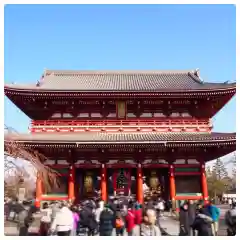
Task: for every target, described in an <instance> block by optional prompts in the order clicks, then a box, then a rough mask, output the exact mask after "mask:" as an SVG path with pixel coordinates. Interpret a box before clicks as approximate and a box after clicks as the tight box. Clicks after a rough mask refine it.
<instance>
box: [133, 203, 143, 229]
mask: <svg viewBox="0 0 240 240" xmlns="http://www.w3.org/2000/svg"><path fill="white" fill-rule="evenodd" d="M134 215H135V224H137V225H139V224H141V223H142V209H141V205H140V204H139V203H137V204H136V205H135V211H134Z"/></svg>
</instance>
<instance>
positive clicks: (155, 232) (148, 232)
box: [132, 223, 161, 236]
mask: <svg viewBox="0 0 240 240" xmlns="http://www.w3.org/2000/svg"><path fill="white" fill-rule="evenodd" d="M132 236H161V231H160V229H159V227H158V226H156V225H146V224H145V223H142V224H140V225H135V227H134V228H133V234H132Z"/></svg>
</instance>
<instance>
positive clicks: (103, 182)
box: [101, 164, 107, 202]
mask: <svg viewBox="0 0 240 240" xmlns="http://www.w3.org/2000/svg"><path fill="white" fill-rule="evenodd" d="M101 197H102V201H104V202H107V169H106V165H105V164H102V168H101Z"/></svg>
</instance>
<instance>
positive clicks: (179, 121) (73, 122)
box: [31, 118, 210, 127]
mask: <svg viewBox="0 0 240 240" xmlns="http://www.w3.org/2000/svg"><path fill="white" fill-rule="evenodd" d="M111 125H112V126H116V125H117V126H131V125H133V126H138V125H168V126H169V125H210V120H209V119H201V120H197V119H191V118H189V119H169V118H168V119H153V120H152V119H151V120H149V119H138V120H131V119H128V120H85V121H84V120H67V119H63V120H44V121H41V120H32V121H31V126H32V127H33V126H34V127H35V126H68V127H70V126H111Z"/></svg>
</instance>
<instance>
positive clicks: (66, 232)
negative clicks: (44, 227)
mask: <svg viewBox="0 0 240 240" xmlns="http://www.w3.org/2000/svg"><path fill="white" fill-rule="evenodd" d="M72 228H73V213H72V211H71V210H70V209H69V208H68V207H67V204H66V203H63V204H62V205H61V209H60V211H59V212H58V213H57V214H56V217H55V219H54V220H53V222H52V225H51V232H52V233H53V232H56V233H57V235H58V236H70V233H71V231H72Z"/></svg>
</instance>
